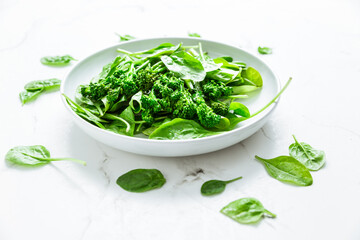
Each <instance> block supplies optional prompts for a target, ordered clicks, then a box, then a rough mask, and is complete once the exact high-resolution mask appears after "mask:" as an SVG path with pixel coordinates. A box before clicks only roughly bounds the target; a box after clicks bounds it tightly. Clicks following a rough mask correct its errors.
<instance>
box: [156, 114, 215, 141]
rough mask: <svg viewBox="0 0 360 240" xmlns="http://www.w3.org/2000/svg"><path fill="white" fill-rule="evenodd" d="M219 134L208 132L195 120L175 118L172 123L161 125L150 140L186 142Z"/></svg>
mask: <svg viewBox="0 0 360 240" xmlns="http://www.w3.org/2000/svg"><path fill="white" fill-rule="evenodd" d="M219 133H220V132H212V131H209V130H206V129H205V128H203V127H202V126H201V125H200V124H198V123H197V122H195V121H194V120H187V119H181V118H175V119H173V120H172V121H170V122H166V123H164V124H162V125H160V127H158V128H157V129H156V130H155V131H154V132H152V133H151V134H150V136H149V139H157V140H184V139H194V138H201V137H206V136H211V135H216V134H219Z"/></svg>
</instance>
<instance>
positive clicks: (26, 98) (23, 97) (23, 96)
mask: <svg viewBox="0 0 360 240" xmlns="http://www.w3.org/2000/svg"><path fill="white" fill-rule="evenodd" d="M42 91H43V89H39V90H36V91H31V92H30V91H26V90H25V91H22V92H20V94H19V97H20V101H21V103H22V104H23V105H24V104H25V103H28V102H30V101H32V100H35V99H36V98H37V97H38V96H39V95H40V94H41V92H42Z"/></svg>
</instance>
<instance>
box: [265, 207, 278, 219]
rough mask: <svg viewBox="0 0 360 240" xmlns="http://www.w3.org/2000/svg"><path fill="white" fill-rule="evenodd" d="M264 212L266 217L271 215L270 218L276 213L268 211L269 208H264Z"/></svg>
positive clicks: (274, 216)
mask: <svg viewBox="0 0 360 240" xmlns="http://www.w3.org/2000/svg"><path fill="white" fill-rule="evenodd" d="M264 213H266V214H267V215H268V217H271V218H276V214H275V213H272V212H270V211H269V210H267V209H264Z"/></svg>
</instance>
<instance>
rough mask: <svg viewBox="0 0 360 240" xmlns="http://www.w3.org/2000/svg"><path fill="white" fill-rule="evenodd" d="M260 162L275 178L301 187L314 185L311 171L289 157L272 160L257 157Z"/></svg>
mask: <svg viewBox="0 0 360 240" xmlns="http://www.w3.org/2000/svg"><path fill="white" fill-rule="evenodd" d="M255 158H256V159H258V160H260V161H261V162H262V163H263V164H264V166H265V169H266V171H267V172H268V173H269V175H270V176H272V177H273V178H275V179H277V180H279V181H282V182H288V183H292V184H295V185H299V186H310V185H311V184H312V183H313V179H312V176H311V174H310V172H309V170H308V169H307V168H306V167H305V166H304V165H302V164H301V163H300V162H299V161H298V160H296V159H295V158H293V157H289V156H279V157H276V158H272V159H263V158H261V157H259V156H255Z"/></svg>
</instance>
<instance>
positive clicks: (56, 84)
mask: <svg viewBox="0 0 360 240" xmlns="http://www.w3.org/2000/svg"><path fill="white" fill-rule="evenodd" d="M60 84H61V80H60V79H57V78H51V79H46V80H37V81H32V82H29V83H27V84H26V85H25V86H24V88H25V90H27V91H38V90H58V89H59V88H60Z"/></svg>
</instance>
